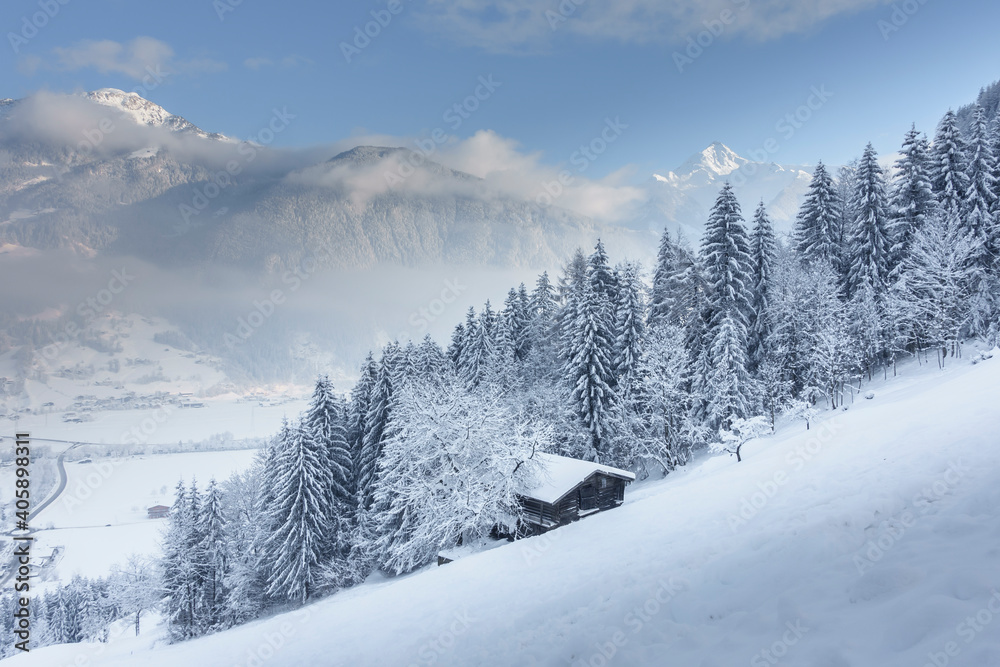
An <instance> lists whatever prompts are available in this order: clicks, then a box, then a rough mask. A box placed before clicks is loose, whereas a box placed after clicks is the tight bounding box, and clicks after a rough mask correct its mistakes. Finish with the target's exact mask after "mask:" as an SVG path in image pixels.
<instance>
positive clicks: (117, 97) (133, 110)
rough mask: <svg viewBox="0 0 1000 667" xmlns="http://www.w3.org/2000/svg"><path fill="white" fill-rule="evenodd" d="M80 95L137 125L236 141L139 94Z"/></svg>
mask: <svg viewBox="0 0 1000 667" xmlns="http://www.w3.org/2000/svg"><path fill="white" fill-rule="evenodd" d="M80 95H81V96H82V97H83V98H84V99H87V100H90V101H91V102H94V103H96V104H100V105H102V106H106V107H110V108H112V109H115V110H117V111H120V112H121V113H122V114H123V115H125V116H126V117H128V118H131V119H132V120H133V121H135V123H136V124H137V125H146V126H149V127H162V128H166V129H168V130H171V131H173V132H187V133H191V134H194V135H196V136H199V137H204V138H206V139H216V140H222V141H235V140H234V139H231V138H229V137H227V136H225V135H222V134H218V133H216V132H211V133H210V132H206V131H205V130H203V129H201V128H200V127H198V126H197V125H195V124H194V123H192V122H190V121H189V120H187V119H186V118H182V117H181V116H177V115H175V114H172V113H170V112H169V111H167V110H166V109H164V108H163V107H161V106H160V105H158V104H155V103H153V102H150V101H149V100H147V99H145V98H144V97H142V96H140V95H139V94H138V93H126V92H125V91H123V90H118V89H117V88H101V89H100V90H94V91H90V92H85V93H80Z"/></svg>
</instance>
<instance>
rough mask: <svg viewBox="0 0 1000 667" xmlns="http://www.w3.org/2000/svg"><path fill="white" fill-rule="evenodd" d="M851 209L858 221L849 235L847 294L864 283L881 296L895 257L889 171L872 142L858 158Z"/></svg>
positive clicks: (855, 219)
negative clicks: (890, 233) (891, 223)
mask: <svg viewBox="0 0 1000 667" xmlns="http://www.w3.org/2000/svg"><path fill="white" fill-rule="evenodd" d="M851 209H852V210H853V212H854V222H853V225H852V227H851V235H850V238H849V239H848V259H849V262H850V263H849V265H848V269H847V296H848V297H853V296H854V294H855V293H857V291H858V290H859V289H861V286H862V285H864V284H868V285H870V286H871V288H872V290H873V292H874V294H875V297H876V298H877V299H880V298H881V297H882V296H884V295H885V292H886V291H887V290H888V288H889V273H890V264H891V260H892V257H891V252H890V251H891V245H890V239H889V216H888V213H889V203H888V198H887V195H886V187H885V174H884V172H883V171H882V167H881V166H880V165H879V163H878V155H877V154H876V152H875V148H874V147H873V146H872V145H871V144H868V145H867V146H866V147H865V152H864V155H862V157H861V161H860V162H858V170H857V178H856V183H855V190H854V196H853V198H852V200H851Z"/></svg>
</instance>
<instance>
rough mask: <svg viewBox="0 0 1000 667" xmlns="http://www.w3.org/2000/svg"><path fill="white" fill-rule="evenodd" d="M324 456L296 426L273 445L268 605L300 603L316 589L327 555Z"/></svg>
mask: <svg viewBox="0 0 1000 667" xmlns="http://www.w3.org/2000/svg"><path fill="white" fill-rule="evenodd" d="M327 461H328V456H327V453H326V452H325V451H324V450H323V448H322V446H321V444H320V443H318V442H316V440H314V439H313V438H312V437H310V436H309V434H308V433H307V432H306V431H305V429H303V428H302V426H301V425H300V424H295V425H292V426H291V427H290V428H289V429H288V436H287V439H286V440H285V441H284V442H281V443H279V444H278V449H277V451H276V452H275V456H274V461H273V469H272V470H271V471H269V475H268V477H269V478H270V480H271V483H272V484H273V486H274V501H273V505H272V506H271V508H270V510H269V512H268V524H269V527H270V530H271V535H270V536H269V538H268V541H267V546H268V548H269V550H270V552H271V554H272V555H273V562H272V563H271V568H270V578H269V582H268V587H267V594H268V595H269V596H270V597H272V598H274V599H287V600H293V601H298V602H299V603H305V602H306V601H307V600H308V599H310V598H312V597H314V596H315V595H316V594H317V593H318V592H319V589H320V586H321V576H320V575H321V571H322V566H323V562H324V556H325V555H326V554H327V553H329V546H328V545H329V528H330V524H331V521H332V520H333V518H334V517H332V516H330V507H329V497H330V495H329V490H330V487H331V485H332V479H331V475H330V471H329V470H328V469H327V468H326V465H325V464H326V462H327Z"/></svg>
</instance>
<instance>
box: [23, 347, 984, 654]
mask: <svg viewBox="0 0 1000 667" xmlns="http://www.w3.org/2000/svg"><path fill="white" fill-rule="evenodd" d="M908 370H909V371H910V372H911V373H912V374H913V375H914V377H913V379H910V380H905V381H895V382H890V383H888V384H886V385H884V386H880V388H879V390H878V395H877V396H876V397H875V399H874V400H872V401H865V400H860V401H859V402H858V403H856V404H855V405H854V406H852V407H851V408H850V409H849V410H848V411H846V412H837V413H835V414H832V415H830V414H828V415H827V417H828V419H827V420H826V421H825V422H822V423H816V422H814V424H813V427H812V430H810V431H808V432H806V431H805V430H804V429H803V427H802V424H801V423H798V424H794V425H791V426H789V427H788V428H786V429H785V430H784V431H782V432H779V434H778V435H777V436H775V437H773V438H768V439H765V440H761V441H757V442H755V443H750V444H749V445H748V446H747V447H746V448H745V451H746V456H745V459H744V461H743V462H742V463H736V462H735V461H734V460H733V459H731V458H728V457H714V458H707V459H705V460H704V461H703V462H701V463H700V464H697V465H693V466H690V467H689V469H687V470H686V471H683V472H681V473H679V474H675V475H671V476H669V477H668V478H667V479H665V480H662V481H658V482H654V483H650V484H645V485H637V486H636V487H634V488H632V489H630V490H629V491H628V492H627V493H626V504H625V505H624V506H623V507H621V508H620V509H617V510H613V511H609V512H604V513H601V514H598V515H595V516H592V517H590V518H587V519H584V520H583V521H580V522H578V523H576V524H573V525H570V526H567V527H564V528H560V529H558V530H556V531H554V532H552V533H549V534H547V535H544V536H541V537H537V538H531V539H527V540H523V541H520V542H516V543H513V544H510V545H507V546H504V547H500V548H497V549H493V550H490V551H486V552H484V553H480V554H477V555H474V556H470V557H467V558H464V559H462V560H459V561H456V562H454V563H451V564H449V565H446V566H444V567H440V568H438V567H429V568H426V569H425V570H424V571H421V572H418V573H415V574H413V575H410V576H408V577H403V578H398V579H395V580H390V581H383V580H379V581H370V582H369V583H367V584H365V585H363V586H360V587H358V588H356V589H353V590H349V591H345V592H342V593H340V594H337V595H335V596H333V597H331V598H329V599H326V600H323V601H320V602H318V603H316V604H314V605H311V606H309V607H307V608H305V609H303V610H300V611H296V612H291V613H288V614H284V615H280V616H276V617H274V618H270V619H265V620H262V621H258V622H255V623H252V624H250V625H247V626H243V627H240V628H236V629H234V630H230V631H228V632H224V633H220V634H218V635H214V636H209V637H205V638H202V639H199V640H196V641H192V642H188V643H184V644H179V645H174V646H162V645H161V646H156V647H155V650H153V651H146V650H145V649H144V648H142V647H141V646H139V645H138V644H134V643H133V644H130V645H129V646H130V647H131V648H130V649H128V650H129V651H132V650H134V651H135V653H132V654H130V653H127V652H125V650H122V651H118V650H116V649H115V648H114V647H112V648H111V649H109V650H108V651H107V652H105V653H103V654H102V655H100V656H99V657H93V658H91V659H90V660H89V661H88V663H87V664H90V665H102V666H104V665H107V666H119V665H135V664H142V665H144V666H145V667H161V666H163V667H166V666H174V665H189V666H194V665H227V666H229V665H257V666H258V667H260V666H264V665H266V666H267V667H279V666H280V667H284V666H289V667H292V666H298V665H351V666H358V665H373V666H374V665H379V666H384V667H391V666H396V665H399V666H409V665H459V666H463V667H469V666H472V665H539V666H540V665H545V666H548V665H552V666H566V665H572V666H574V667H575V666H579V665H592V666H595V667H599V666H601V665H628V666H643V665H676V666H681V667H686V666H697V667H731V666H733V665H747V664H749V665H751V666H752V667H756V666H759V665H775V664H780V665H810V666H812V665H821V666H824V667H848V666H859V667H870V666H874V665H879V666H880V667H886V666H890V667H891V666H895V665H900V666H902V665H912V666H914V667H920V666H922V665H926V664H936V665H938V667H940V665H945V664H954V665H994V666H995V665H1000V511H998V508H1000V447H998V437H997V435H996V434H997V433H998V432H1000V410H998V409H997V405H996V395H997V390H998V388H1000V355H998V356H996V357H995V358H994V359H992V360H989V361H985V362H983V363H980V364H978V365H971V364H970V363H969V362H968V360H966V361H959V362H956V366H955V367H954V368H952V369H949V370H947V371H945V372H943V373H941V372H937V371H936V370H932V369H928V368H927V367H924V369H922V370H919V371H918V369H915V368H910V369H908ZM970 619H971V620H970ZM152 639H153V637H152V636H151V637H148V638H147V640H146V641H147V643H146V644H145V645H144V646H149V645H150V644H152V643H153V642H152ZM765 652H766V653H765ZM92 653H93V651H89V650H87V649H86V647H79V646H75V647H74V646H59V647H52V648H48V649H41V650H39V651H37V652H32V653H31V654H30V655H22V656H17V657H15V658H12V659H10V660H9V664H10V665H11V666H12V667H17V666H21V665H57V664H60V665H61V664H71V661H72V660H73V659H75V658H76V657H77V656H80V655H85V656H88V657H90V656H91V654H92Z"/></svg>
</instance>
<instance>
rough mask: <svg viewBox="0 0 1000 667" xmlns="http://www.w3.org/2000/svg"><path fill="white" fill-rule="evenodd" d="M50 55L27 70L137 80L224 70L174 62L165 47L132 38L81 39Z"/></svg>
mask: <svg viewBox="0 0 1000 667" xmlns="http://www.w3.org/2000/svg"><path fill="white" fill-rule="evenodd" d="M52 54H53V56H54V62H48V61H45V60H41V59H36V60H34V61H33V62H32V63H31V68H30V71H34V70H37V69H39V68H41V67H49V68H52V69H62V70H68V71H76V70H81V69H95V70H97V71H98V72H100V73H101V74H124V75H125V76H127V77H129V78H132V79H135V80H137V81H138V80H141V79H142V78H143V77H146V76H148V75H149V74H150V73H153V72H159V71H166V72H169V73H188V74H195V73H201V72H221V71H224V70H225V69H226V68H227V66H226V64H225V63H223V62H219V61H217V60H212V59H210V58H196V59H193V60H177V59H176V58H175V57H174V56H175V54H174V50H173V48H171V46H170V45H169V44H167V43H166V42H162V41H160V40H158V39H155V38H153V37H136V38H135V39H133V40H132V41H131V42H126V43H121V42H115V41H113V40H110V39H105V40H84V41H82V42H77V43H76V44H74V45H73V46H69V47H57V48H55V49H53V51H52ZM22 71H25V70H24V68H22Z"/></svg>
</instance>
